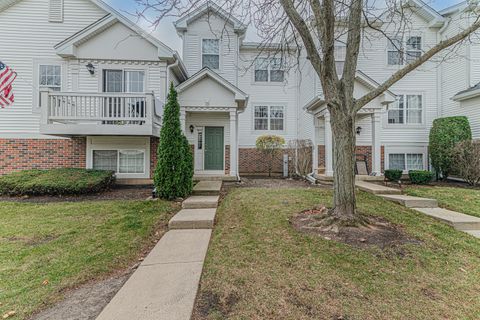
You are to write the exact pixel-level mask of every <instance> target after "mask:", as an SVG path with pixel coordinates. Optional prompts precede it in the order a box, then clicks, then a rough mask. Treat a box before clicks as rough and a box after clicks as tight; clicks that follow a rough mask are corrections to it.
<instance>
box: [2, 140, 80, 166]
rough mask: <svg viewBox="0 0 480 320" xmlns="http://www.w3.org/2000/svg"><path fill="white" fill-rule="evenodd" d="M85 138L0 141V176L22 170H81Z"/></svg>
mask: <svg viewBox="0 0 480 320" xmlns="http://www.w3.org/2000/svg"><path fill="white" fill-rule="evenodd" d="M86 145H87V141H86V138H85V137H75V138H71V139H0V174H6V173H9V172H13V171H20V170H26V169H50V168H85V167H86Z"/></svg>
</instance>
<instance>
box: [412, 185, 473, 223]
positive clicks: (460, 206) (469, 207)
mask: <svg viewBox="0 0 480 320" xmlns="http://www.w3.org/2000/svg"><path fill="white" fill-rule="evenodd" d="M405 193H407V194H409V195H411V196H419V197H426V198H433V199H437V200H438V204H439V206H441V207H443V208H447V209H450V210H454V211H458V212H462V213H465V214H471V215H472V216H477V217H480V189H467V188H455V187H436V186H435V187H432V186H425V187H420V186H418V187H408V188H405Z"/></svg>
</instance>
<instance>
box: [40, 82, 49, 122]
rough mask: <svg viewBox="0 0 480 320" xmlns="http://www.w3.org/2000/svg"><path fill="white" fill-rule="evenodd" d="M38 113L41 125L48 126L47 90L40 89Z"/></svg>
mask: <svg viewBox="0 0 480 320" xmlns="http://www.w3.org/2000/svg"><path fill="white" fill-rule="evenodd" d="M40 111H41V113H42V116H41V120H40V121H41V124H45V125H46V124H48V122H49V121H48V117H49V115H50V90H49V89H42V90H40Z"/></svg>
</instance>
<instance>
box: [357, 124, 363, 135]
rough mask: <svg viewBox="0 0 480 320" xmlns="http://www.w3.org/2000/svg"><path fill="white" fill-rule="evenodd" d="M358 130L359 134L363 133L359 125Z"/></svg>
mask: <svg viewBox="0 0 480 320" xmlns="http://www.w3.org/2000/svg"><path fill="white" fill-rule="evenodd" d="M356 131H357V134H358V135H360V133H362V127H360V126H358V127H357V130H356Z"/></svg>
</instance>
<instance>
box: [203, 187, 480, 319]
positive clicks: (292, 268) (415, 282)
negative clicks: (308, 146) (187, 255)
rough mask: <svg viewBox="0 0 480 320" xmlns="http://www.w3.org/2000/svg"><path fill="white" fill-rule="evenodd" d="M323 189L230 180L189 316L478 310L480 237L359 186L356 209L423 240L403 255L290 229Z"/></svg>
mask: <svg viewBox="0 0 480 320" xmlns="http://www.w3.org/2000/svg"><path fill="white" fill-rule="evenodd" d="M330 199H331V191H330V190H325V189H236V190H233V191H231V192H230V194H229V195H228V196H227V197H226V199H225V200H224V202H223V203H222V205H221V206H220V208H219V211H218V215H217V217H218V225H217V226H216V227H215V230H214V234H213V238H212V242H211V243H210V248H209V251H208V255H207V260H206V264H205V268H204V273H203V275H202V280H201V287H200V293H199V299H198V300H197V304H196V309H195V310H196V316H195V318H194V319H276V320H278V319H340V317H342V319H362V320H364V319H479V318H480V295H479V292H480V268H479V266H480V240H478V239H475V238H473V237H471V236H469V235H467V234H465V233H462V232H458V231H455V230H454V229H452V228H451V227H449V226H447V225H445V224H442V223H439V222H437V221H435V220H433V219H431V218H429V217H427V216H424V215H422V214H420V213H417V212H415V211H411V210H408V209H406V208H404V207H401V206H400V205H396V204H394V203H390V202H386V201H383V200H381V199H380V198H378V197H376V196H373V195H369V194H366V193H360V194H359V201H358V206H359V209H360V210H361V211H362V212H364V213H367V214H370V215H378V216H382V217H385V218H386V219H388V220H389V221H391V222H393V223H396V224H399V225H401V226H403V228H404V230H405V232H406V233H408V234H409V235H411V236H413V237H416V238H417V239H419V240H421V241H422V242H423V243H422V244H421V245H414V244H410V245H408V246H405V248H404V250H403V251H404V254H403V255H395V254H394V253H393V252H380V250H379V249H373V248H372V249H369V250H362V249H357V248H353V247H350V246H348V245H345V244H340V243H336V242H333V241H331V240H325V239H324V238H321V237H318V236H309V235H305V234H300V233H298V232H296V231H295V230H294V229H293V228H292V227H291V225H290V223H289V221H288V219H289V218H290V217H291V215H292V214H294V213H296V212H299V211H301V210H303V209H308V208H311V207H312V206H313V205H315V204H318V203H322V204H327V205H328V204H330V202H331V200H330Z"/></svg>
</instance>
